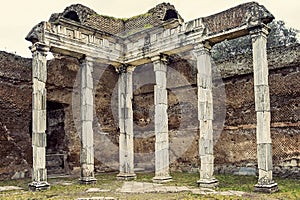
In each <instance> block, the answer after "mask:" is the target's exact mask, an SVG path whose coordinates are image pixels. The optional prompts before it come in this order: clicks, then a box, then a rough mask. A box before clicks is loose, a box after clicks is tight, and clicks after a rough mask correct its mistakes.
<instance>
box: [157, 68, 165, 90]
mask: <svg viewBox="0 0 300 200" xmlns="http://www.w3.org/2000/svg"><path fill="white" fill-rule="evenodd" d="M155 83H156V85H157V86H159V87H161V88H166V87H167V75H166V72H165V71H155Z"/></svg>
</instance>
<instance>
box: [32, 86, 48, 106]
mask: <svg viewBox="0 0 300 200" xmlns="http://www.w3.org/2000/svg"><path fill="white" fill-rule="evenodd" d="M46 94H47V90H46V89H45V88H44V89H40V90H36V91H33V93H32V109H34V110H46V100H47V97H46Z"/></svg>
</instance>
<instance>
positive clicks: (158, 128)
mask: <svg viewBox="0 0 300 200" xmlns="http://www.w3.org/2000/svg"><path fill="white" fill-rule="evenodd" d="M154 123H155V132H168V114H167V105H163V104H159V105H156V106H155V119H154Z"/></svg>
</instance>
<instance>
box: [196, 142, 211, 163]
mask: <svg viewBox="0 0 300 200" xmlns="http://www.w3.org/2000/svg"><path fill="white" fill-rule="evenodd" d="M199 142H200V143H199V154H200V156H207V155H213V148H214V144H213V140H206V139H203V138H201V139H200V140H199ZM201 163H202V161H201Z"/></svg>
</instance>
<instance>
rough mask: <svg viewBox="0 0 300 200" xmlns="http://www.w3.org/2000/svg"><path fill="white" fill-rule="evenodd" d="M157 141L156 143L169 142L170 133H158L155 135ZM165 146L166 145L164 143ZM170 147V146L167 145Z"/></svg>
mask: <svg viewBox="0 0 300 200" xmlns="http://www.w3.org/2000/svg"><path fill="white" fill-rule="evenodd" d="M155 141H156V142H168V141H169V134H168V132H157V133H156V134H155ZM162 144H164V143H162ZM167 146H169V144H167Z"/></svg>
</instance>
